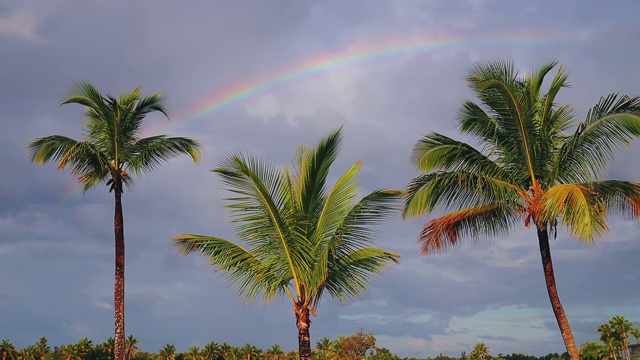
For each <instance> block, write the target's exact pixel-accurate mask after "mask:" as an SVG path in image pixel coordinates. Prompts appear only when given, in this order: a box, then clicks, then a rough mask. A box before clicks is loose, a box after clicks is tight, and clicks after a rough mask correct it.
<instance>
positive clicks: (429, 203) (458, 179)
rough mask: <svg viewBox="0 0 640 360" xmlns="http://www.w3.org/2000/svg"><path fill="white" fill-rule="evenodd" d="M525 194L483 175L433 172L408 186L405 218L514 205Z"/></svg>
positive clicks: (505, 183) (416, 179)
mask: <svg viewBox="0 0 640 360" xmlns="http://www.w3.org/2000/svg"><path fill="white" fill-rule="evenodd" d="M522 192H526V189H524V188H522V187H519V186H516V185H513V184H510V183H508V182H506V181H503V180H500V179H497V178H493V177H491V176H485V175H484V174H481V173H467V172H462V171H451V172H432V173H429V174H425V175H420V176H418V177H416V178H414V179H413V180H411V182H409V184H408V185H407V196H406V198H405V200H404V207H403V211H402V217H403V218H411V217H417V216H421V215H424V214H429V213H431V212H432V211H434V210H435V209H436V208H442V209H443V210H449V209H452V208H453V209H455V210H459V209H463V208H467V207H473V206H477V205H481V204H485V203H493V202H497V201H504V202H506V203H515V202H519V201H520V195H519V194H520V193H522Z"/></svg>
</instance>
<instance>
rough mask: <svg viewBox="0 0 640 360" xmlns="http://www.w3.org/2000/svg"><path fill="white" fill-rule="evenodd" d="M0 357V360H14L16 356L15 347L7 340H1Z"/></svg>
mask: <svg viewBox="0 0 640 360" xmlns="http://www.w3.org/2000/svg"><path fill="white" fill-rule="evenodd" d="M0 355H1V356H2V360H15V358H16V356H18V352H17V351H16V346H15V345H14V344H13V343H12V342H11V341H9V339H4V340H2V342H0Z"/></svg>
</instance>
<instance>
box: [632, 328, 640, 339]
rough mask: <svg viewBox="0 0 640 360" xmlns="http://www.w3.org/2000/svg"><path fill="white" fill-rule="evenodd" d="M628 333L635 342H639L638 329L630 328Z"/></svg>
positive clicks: (639, 330)
mask: <svg viewBox="0 0 640 360" xmlns="http://www.w3.org/2000/svg"><path fill="white" fill-rule="evenodd" d="M629 333H630V334H631V336H633V338H634V339H636V342H639V341H640V329H638V328H637V327H633V328H631V331H629Z"/></svg>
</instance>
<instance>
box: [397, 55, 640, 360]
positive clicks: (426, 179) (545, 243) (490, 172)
mask: <svg viewBox="0 0 640 360" xmlns="http://www.w3.org/2000/svg"><path fill="white" fill-rule="evenodd" d="M556 65H557V62H555V61H553V62H549V63H547V64H545V65H544V66H542V67H540V68H539V69H537V70H534V71H533V72H532V73H531V74H530V75H527V76H525V77H521V76H519V74H518V73H517V71H516V70H515V69H514V66H513V64H512V63H511V62H504V61H493V62H488V63H478V64H476V65H475V66H474V67H473V68H472V69H471V71H470V72H469V74H468V75H467V78H466V79H467V82H468V83H469V86H470V87H471V89H472V90H473V92H474V93H475V95H476V96H477V98H478V99H480V102H481V103H480V105H478V104H476V103H474V102H472V101H469V100H467V101H465V102H464V104H463V106H462V108H461V109H460V118H459V127H460V131H461V132H462V133H463V134H467V135H472V136H475V137H476V138H477V140H478V144H479V145H480V150H477V149H476V148H474V147H473V146H472V145H469V144H466V143H464V142H461V141H457V140H454V139H452V138H449V137H447V136H444V135H441V134H438V133H430V134H428V135H426V136H424V137H423V138H422V139H421V140H420V141H419V142H418V143H417V144H416V145H415V147H414V149H413V154H412V161H413V163H414V165H415V166H416V167H417V169H419V170H420V171H421V172H424V174H423V175H420V176H418V177H416V178H414V179H413V180H412V181H411V182H410V183H409V184H408V186H407V188H408V195H407V197H406V199H405V206H404V212H403V217H405V218H409V217H414V216H420V215H424V214H430V213H431V212H432V211H434V209H436V208H439V209H445V210H450V211H452V212H451V213H449V214H447V215H444V216H442V217H439V218H436V219H433V220H431V221H429V222H428V223H427V224H426V225H425V227H424V228H423V229H422V232H421V233H420V236H419V242H420V244H421V250H422V253H423V254H430V253H433V252H436V251H444V250H449V249H451V248H453V247H456V246H458V245H459V241H458V240H459V238H465V237H466V238H470V239H471V240H478V239H481V238H484V237H489V238H490V237H497V236H499V235H504V234H506V233H508V231H509V230H511V229H513V228H514V227H515V226H516V225H517V224H518V223H519V222H520V221H522V222H524V224H525V225H526V226H527V227H528V226H530V225H531V224H533V225H535V227H536V231H537V237H538V244H539V247H540V255H541V258H542V267H543V270H544V276H545V281H546V286H547V291H548V295H549V299H550V302H551V306H552V308H553V312H554V314H555V317H556V320H557V322H558V327H559V328H560V332H561V334H562V337H563V340H564V343H565V346H566V348H567V352H568V353H569V356H570V358H571V359H578V356H579V355H578V349H577V347H576V344H575V341H574V338H573V334H572V332H571V327H570V326H569V321H568V320H567V317H566V315H565V312H564V309H563V307H562V304H561V303H560V298H559V297H558V292H557V288H556V282H555V276H554V272H553V263H552V261H551V252H550V247H549V235H550V234H551V235H554V236H555V235H556V234H557V232H556V231H557V226H558V225H561V226H564V227H565V228H566V229H568V231H569V233H570V234H571V235H573V236H574V237H576V238H579V239H582V240H584V241H585V242H591V241H592V240H593V239H594V238H596V237H598V236H601V235H602V234H603V233H604V232H605V231H606V230H607V224H606V215H607V214H608V213H609V212H619V213H622V214H628V215H633V216H634V217H637V216H638V215H640V184H638V183H632V182H627V181H615V180H609V181H601V180H594V179H597V177H598V176H599V174H600V172H602V170H603V169H604V168H605V167H606V165H607V162H608V161H609V160H610V159H611V158H612V157H613V156H614V155H615V153H616V151H617V150H619V149H620V148H622V147H624V146H627V145H629V144H630V143H631V141H632V140H633V139H634V138H636V137H638V136H640V116H639V114H640V113H639V110H640V97H628V96H621V97H620V96H618V95H617V94H612V95H609V96H607V97H605V98H602V99H601V101H600V102H599V103H598V104H597V105H596V106H595V107H594V108H593V109H591V110H590V111H589V112H588V114H587V118H586V120H585V121H583V122H581V123H580V124H578V125H577V127H575V129H574V130H572V129H570V128H571V127H572V126H573V125H574V124H575V119H574V117H573V114H574V112H573V110H572V109H571V107H570V106H568V105H562V106H559V105H558V104H556V103H555V98H556V95H557V94H558V92H559V91H560V89H561V88H563V87H565V86H566V81H567V76H568V75H567V72H566V71H565V70H564V68H563V67H562V66H561V67H560V68H559V69H558V71H557V73H556V75H555V76H554V78H553V79H552V80H551V81H550V83H549V89H548V91H547V92H546V93H541V88H542V85H543V81H544V79H545V76H546V75H547V74H548V73H549V72H550V71H552V69H553V68H555V67H556ZM568 130H570V132H568Z"/></svg>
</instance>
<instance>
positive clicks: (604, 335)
mask: <svg viewBox="0 0 640 360" xmlns="http://www.w3.org/2000/svg"><path fill="white" fill-rule="evenodd" d="M598 332H599V333H600V342H602V343H603V344H604V346H605V348H606V349H607V351H608V355H609V358H612V359H613V360H618V355H617V354H618V352H619V351H620V342H619V341H618V339H617V338H616V333H615V330H614V329H613V328H612V327H611V325H610V324H609V323H606V324H601V325H600V326H598Z"/></svg>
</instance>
